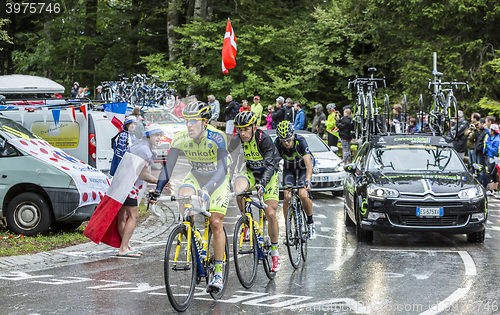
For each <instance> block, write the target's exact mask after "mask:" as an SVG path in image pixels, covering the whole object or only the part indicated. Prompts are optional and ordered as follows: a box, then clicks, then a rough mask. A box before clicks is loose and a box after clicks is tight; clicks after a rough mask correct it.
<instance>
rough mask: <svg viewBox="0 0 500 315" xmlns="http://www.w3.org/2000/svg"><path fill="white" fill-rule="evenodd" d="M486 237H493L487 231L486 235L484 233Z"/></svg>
mask: <svg viewBox="0 0 500 315" xmlns="http://www.w3.org/2000/svg"><path fill="white" fill-rule="evenodd" d="M484 237H485V238H493V237H491V235H489V234H488V233H486V235H484Z"/></svg>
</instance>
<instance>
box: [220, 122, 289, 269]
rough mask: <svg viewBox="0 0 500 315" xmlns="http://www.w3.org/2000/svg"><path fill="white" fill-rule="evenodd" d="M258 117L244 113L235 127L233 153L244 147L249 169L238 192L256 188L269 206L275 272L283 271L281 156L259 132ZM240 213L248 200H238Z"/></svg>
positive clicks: (242, 175)
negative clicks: (279, 216) (279, 214)
mask: <svg viewBox="0 0 500 315" xmlns="http://www.w3.org/2000/svg"><path fill="white" fill-rule="evenodd" d="M256 122H257V117H256V116H255V113H254V112H241V113H239V114H238V115H236V117H235V118H234V126H235V127H236V130H237V131H238V135H237V136H236V137H233V139H232V140H231V142H230V143H229V153H231V152H233V151H234V150H236V149H237V148H238V147H239V145H240V144H241V145H243V152H244V155H245V162H246V168H245V169H244V170H243V171H242V172H241V173H240V174H238V176H237V177H236V179H235V185H234V191H235V192H236V193H239V192H244V191H247V190H248V189H250V188H251V187H253V186H255V187H256V188H257V191H258V192H259V194H260V195H261V196H262V195H263V197H264V202H265V203H266V204H267V208H266V210H265V211H266V218H267V220H268V224H269V238H270V239H271V246H272V251H271V256H272V259H273V267H272V269H271V272H277V271H278V270H280V268H281V261H280V257H279V253H278V236H279V225H278V220H277V219H276V210H277V209H278V201H279V184H278V172H277V171H278V165H279V161H280V159H281V157H280V156H279V153H278V150H277V149H276V147H275V146H274V143H273V140H272V139H271V137H270V136H269V135H267V134H266V133H264V132H263V131H262V130H260V129H257V125H256ZM237 201H238V207H239V208H240V211H243V209H244V199H243V198H241V197H239V198H238V200H237Z"/></svg>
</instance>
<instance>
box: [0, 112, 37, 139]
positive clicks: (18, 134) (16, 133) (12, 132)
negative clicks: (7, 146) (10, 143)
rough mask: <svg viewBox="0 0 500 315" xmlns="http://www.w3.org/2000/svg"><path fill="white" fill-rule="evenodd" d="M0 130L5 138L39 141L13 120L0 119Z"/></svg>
mask: <svg viewBox="0 0 500 315" xmlns="http://www.w3.org/2000/svg"><path fill="white" fill-rule="evenodd" d="M0 129H1V130H3V131H5V133H6V136H7V137H9V138H10V139H16V138H25V139H39V138H38V137H37V136H35V135H34V134H32V133H31V132H30V131H29V130H28V129H26V128H24V127H23V126H22V125H21V124H18V123H16V122H14V121H13V120H10V119H7V118H3V117H0Z"/></svg>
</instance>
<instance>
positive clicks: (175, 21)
mask: <svg viewBox="0 0 500 315" xmlns="http://www.w3.org/2000/svg"><path fill="white" fill-rule="evenodd" d="M180 5H181V3H180V1H179V0H168V14H167V40H168V60H170V61H175V60H177V48H176V47H174V44H175V42H176V41H177V38H176V36H175V32H174V27H176V26H177V25H179V6H180Z"/></svg>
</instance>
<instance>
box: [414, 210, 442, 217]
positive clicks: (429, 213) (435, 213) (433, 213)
mask: <svg viewBox="0 0 500 315" xmlns="http://www.w3.org/2000/svg"><path fill="white" fill-rule="evenodd" d="M442 216H443V208H417V217H442Z"/></svg>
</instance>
